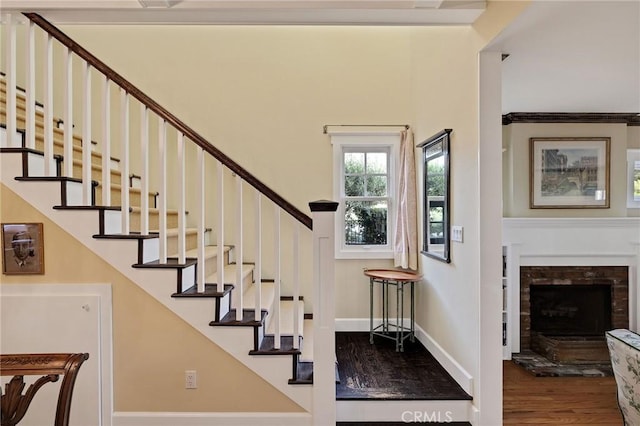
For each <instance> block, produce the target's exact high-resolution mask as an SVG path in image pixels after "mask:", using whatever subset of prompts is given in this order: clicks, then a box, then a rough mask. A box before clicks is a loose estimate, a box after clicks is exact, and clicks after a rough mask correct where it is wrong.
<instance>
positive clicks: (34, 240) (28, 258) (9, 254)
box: [2, 223, 44, 275]
mask: <svg viewBox="0 0 640 426" xmlns="http://www.w3.org/2000/svg"><path fill="white" fill-rule="evenodd" d="M2 247H3V254H2V273H3V274H5V275H18V274H34V275H35V274H44V240H43V234H42V223H3V224H2Z"/></svg>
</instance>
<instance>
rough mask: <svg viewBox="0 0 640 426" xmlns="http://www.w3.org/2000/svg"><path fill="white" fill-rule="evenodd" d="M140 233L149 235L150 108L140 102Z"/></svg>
mask: <svg viewBox="0 0 640 426" xmlns="http://www.w3.org/2000/svg"><path fill="white" fill-rule="evenodd" d="M140 161H141V162H142V170H141V171H140V235H149V196H148V195H149V109H148V108H147V107H146V106H145V105H144V104H140Z"/></svg>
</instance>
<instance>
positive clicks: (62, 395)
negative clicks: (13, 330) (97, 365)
mask: <svg viewBox="0 0 640 426" xmlns="http://www.w3.org/2000/svg"><path fill="white" fill-rule="evenodd" d="M88 358H89V354H87V353H77V354H63V353H57V354H7V355H0V375H2V376H13V378H12V379H11V380H10V381H9V382H8V383H7V384H6V385H5V389H4V392H3V391H2V389H1V388H0V395H1V396H0V426H14V425H17V424H18V423H19V422H20V421H21V420H22V419H23V417H24V416H25V414H26V413H27V409H28V408H29V405H30V404H31V401H32V400H33V397H34V396H35V394H36V392H38V390H39V389H40V388H41V387H42V386H43V385H45V384H46V383H49V382H56V381H58V379H59V378H60V376H62V383H61V385H60V391H59V393H58V404H57V406H56V417H55V420H54V422H53V425H54V426H68V425H69V414H70V411H71V398H72V396H73V387H74V385H75V382H76V377H77V376H78V371H79V369H80V367H81V366H82V363H83V362H85V361H86V360H87V359H88ZM24 376H41V377H40V378H38V379H37V380H36V381H35V382H34V383H33V384H31V385H30V386H29V387H28V389H27V391H26V393H23V390H24V388H25V382H24Z"/></svg>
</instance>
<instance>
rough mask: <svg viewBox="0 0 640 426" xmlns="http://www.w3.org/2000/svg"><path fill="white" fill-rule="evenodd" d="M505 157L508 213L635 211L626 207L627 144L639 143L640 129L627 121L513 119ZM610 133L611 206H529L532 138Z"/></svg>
mask: <svg viewBox="0 0 640 426" xmlns="http://www.w3.org/2000/svg"><path fill="white" fill-rule="evenodd" d="M507 127H509V139H508V140H507V141H505V142H506V144H507V146H506V149H507V151H506V152H505V153H504V154H503V159H504V161H506V162H507V163H508V164H509V165H507V166H505V167H508V168H509V169H510V170H511V174H510V175H509V176H504V180H503V185H504V190H505V198H504V216H505V217H611V216H613V217H621V216H631V215H634V211H635V210H637V209H627V208H626V191H627V183H626V176H627V175H626V173H627V167H626V164H627V148H631V147H632V146H633V145H634V144H638V136H637V135H638V132H637V131H636V130H634V129H635V128H634V127H627V125H626V124H601V123H588V124H586V123H585V124H548V123H541V124H539V123H512V124H510V125H508V126H507ZM532 137H610V138H611V157H610V207H609V208H608V209H530V208H529V138H532Z"/></svg>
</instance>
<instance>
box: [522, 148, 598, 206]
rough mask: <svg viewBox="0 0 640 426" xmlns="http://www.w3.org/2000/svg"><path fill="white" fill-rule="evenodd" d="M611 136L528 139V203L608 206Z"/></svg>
mask: <svg viewBox="0 0 640 426" xmlns="http://www.w3.org/2000/svg"><path fill="white" fill-rule="evenodd" d="M610 149H611V138H608V137H602V138H595V137H593V138H531V139H529V158H530V166H529V173H530V174H529V207H530V208H532V209H583V208H609V155H610Z"/></svg>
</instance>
